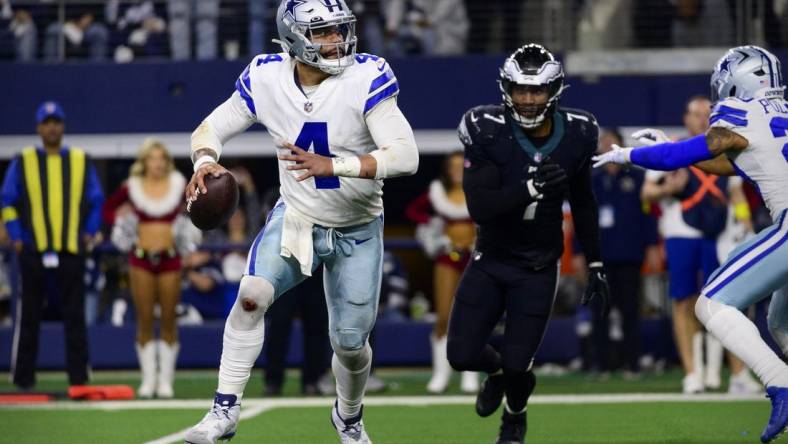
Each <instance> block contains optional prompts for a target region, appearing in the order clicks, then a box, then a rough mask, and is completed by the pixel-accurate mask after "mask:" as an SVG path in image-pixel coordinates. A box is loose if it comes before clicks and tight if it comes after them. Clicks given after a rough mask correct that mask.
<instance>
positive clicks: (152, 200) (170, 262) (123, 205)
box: [104, 139, 200, 398]
mask: <svg viewBox="0 0 788 444" xmlns="http://www.w3.org/2000/svg"><path fill="white" fill-rule="evenodd" d="M185 185H186V179H184V177H183V176H182V175H181V174H180V173H179V172H177V171H175V164H174V163H173V160H172V156H171V155H170V153H169V151H168V150H167V148H166V147H165V146H164V144H162V143H161V142H159V141H158V140H155V139H146V140H145V141H144V142H143V143H142V146H141V147H140V150H139V153H138V155H137V160H136V161H135V162H134V164H133V165H132V167H131V171H130V174H129V178H128V180H127V181H126V182H124V183H123V185H121V187H120V188H119V189H118V190H117V191H115V193H113V194H112V196H111V197H110V198H109V199H108V200H107V203H106V205H105V207H104V220H105V222H106V223H107V224H108V225H110V226H112V227H113V228H112V243H113V244H115V246H116V247H117V248H118V249H119V250H120V251H123V252H128V253H129V277H130V281H131V295H132V299H133V301H134V308H135V314H136V318H137V338H136V344H135V345H136V348H137V357H138V359H139V361H140V370H141V371H142V383H141V384H140V387H139V389H138V390H137V393H138V395H139V396H140V397H142V398H150V397H152V396H153V394H154V393H155V394H156V395H157V396H158V397H160V398H171V397H173V395H174V394H173V389H172V384H173V380H174V378H175V362H176V360H177V357H178V349H179V345H178V329H177V327H176V305H177V304H178V301H179V299H180V293H181V257H182V256H183V255H184V254H186V253H189V252H191V251H194V248H195V244H196V243H197V242H199V237H200V233H199V231H198V230H197V229H196V228H195V227H194V226H193V225H192V224H191V221H189V220H188V218H186V217H185V216H183V215H182V214H181V212H182V209H183V190H184V187H185ZM156 305H158V306H159V309H160V311H159V312H160V316H159V319H160V321H161V323H160V327H159V333H160V337H161V339H159V340H155V338H154V328H153V323H154V317H155V316H154V309H155V306H156ZM157 367H158V374H157Z"/></svg>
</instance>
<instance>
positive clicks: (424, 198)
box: [405, 193, 432, 224]
mask: <svg viewBox="0 0 788 444" xmlns="http://www.w3.org/2000/svg"><path fill="white" fill-rule="evenodd" d="M405 216H406V217H407V218H408V219H410V220H411V221H413V222H416V223H417V224H426V223H428V222H429V221H430V218H431V217H432V205H430V198H429V194H428V193H422V194H421V195H419V197H417V198H415V199H413V201H411V202H410V203H409V204H408V207H407V208H406V209H405Z"/></svg>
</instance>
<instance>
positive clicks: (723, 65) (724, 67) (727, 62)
mask: <svg viewBox="0 0 788 444" xmlns="http://www.w3.org/2000/svg"><path fill="white" fill-rule="evenodd" d="M730 64H731V61H730V60H728V59H725V60H723V61H722V63H720V71H728V72H730V68H729V65H730Z"/></svg>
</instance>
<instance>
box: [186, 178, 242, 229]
mask: <svg viewBox="0 0 788 444" xmlns="http://www.w3.org/2000/svg"><path fill="white" fill-rule="evenodd" d="M205 188H206V189H207V192H206V193H204V194H203V193H200V194H198V195H197V198H196V199H195V200H193V201H190V202H189V203H188V204H187V205H186V211H187V212H188V213H189V217H190V218H191V220H192V223H193V224H194V226H195V227H197V228H199V229H201V230H213V229H214V228H218V227H220V226H222V225H224V223H226V222H227V221H228V220H229V219H230V216H232V215H233V213H234V212H235V209H236V208H237V207H238V195H239V192H238V183H237V182H236V181H235V178H234V177H233V175H232V174H230V173H226V174H222V175H220V176H219V177H213V176H212V175H208V176H205Z"/></svg>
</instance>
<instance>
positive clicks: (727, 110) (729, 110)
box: [711, 104, 747, 118]
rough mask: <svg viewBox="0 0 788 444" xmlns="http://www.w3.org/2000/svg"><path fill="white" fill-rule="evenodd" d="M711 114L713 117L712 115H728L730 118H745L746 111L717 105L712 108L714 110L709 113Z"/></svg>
mask: <svg viewBox="0 0 788 444" xmlns="http://www.w3.org/2000/svg"><path fill="white" fill-rule="evenodd" d="M711 114H712V115H714V114H728V115H732V116H736V117H741V118H745V117H747V110H744V109H738V108H733V107H730V106H727V105H722V104H720V105H717V106H715V107H714V109H713V110H712V111H711Z"/></svg>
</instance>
